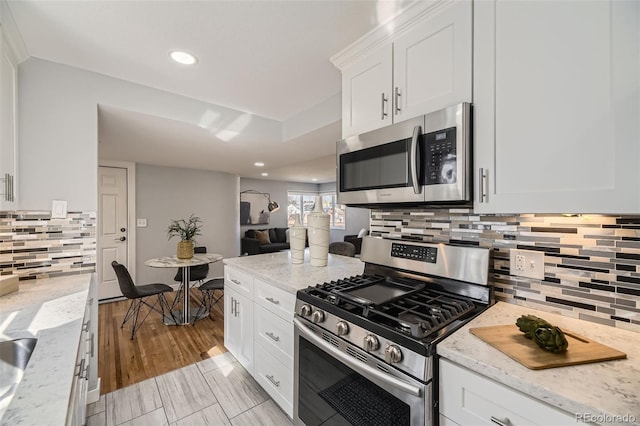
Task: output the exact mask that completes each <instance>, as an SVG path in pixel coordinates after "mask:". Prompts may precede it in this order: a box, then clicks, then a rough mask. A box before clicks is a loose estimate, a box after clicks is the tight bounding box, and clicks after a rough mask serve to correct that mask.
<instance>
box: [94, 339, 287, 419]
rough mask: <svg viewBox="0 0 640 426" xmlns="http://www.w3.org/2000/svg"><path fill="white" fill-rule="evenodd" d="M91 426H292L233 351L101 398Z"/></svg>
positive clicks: (95, 406) (96, 404)
mask: <svg viewBox="0 0 640 426" xmlns="http://www.w3.org/2000/svg"><path fill="white" fill-rule="evenodd" d="M87 416H89V417H88V419H87V425H88V426H120V425H127V426H147V425H153V426H155V425H170V426H174V425H175V426H198V425H234V426H238V425H274V426H281V425H291V420H290V419H289V417H287V415H286V414H285V413H284V412H283V411H282V410H281V409H280V407H278V406H277V405H276V403H275V402H273V400H271V398H269V396H268V395H267V394H266V393H265V391H264V390H263V389H262V388H261V387H260V385H258V383H256V381H255V380H253V378H252V377H251V376H250V375H249V373H247V371H246V370H245V369H244V368H243V367H242V365H240V363H238V362H237V361H236V359H235V358H234V357H233V355H231V354H230V353H229V352H226V353H224V354H221V355H218V356H216V357H214V358H209V359H206V360H204V361H200V362H198V363H196V364H193V365H189V366H187V367H183V368H181V369H179V370H175V371H172V372H170V373H167V374H163V375H161V376H158V377H154V378H153V379H148V380H145V381H143V382H140V383H136V384H135V385H131V386H127V387H126V388H123V389H118V390H117V391H114V392H111V393H108V394H105V395H102V396H101V397H100V400H99V401H98V402H96V403H94V404H90V405H89V406H88V410H87Z"/></svg>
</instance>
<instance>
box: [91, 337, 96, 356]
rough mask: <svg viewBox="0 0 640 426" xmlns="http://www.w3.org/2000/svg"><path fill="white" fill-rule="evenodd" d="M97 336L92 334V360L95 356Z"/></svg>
mask: <svg viewBox="0 0 640 426" xmlns="http://www.w3.org/2000/svg"><path fill="white" fill-rule="evenodd" d="M95 336H96V335H95V334H94V333H91V351H90V355H91V358H93V357H94V354H95V347H96V339H95Z"/></svg>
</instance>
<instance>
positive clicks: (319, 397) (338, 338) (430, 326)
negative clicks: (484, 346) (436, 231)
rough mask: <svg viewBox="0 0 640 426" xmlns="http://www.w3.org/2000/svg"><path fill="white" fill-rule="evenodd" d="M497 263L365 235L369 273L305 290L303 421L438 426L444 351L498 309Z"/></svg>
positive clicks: (298, 390)
mask: <svg viewBox="0 0 640 426" xmlns="http://www.w3.org/2000/svg"><path fill="white" fill-rule="evenodd" d="M489 256H490V251H489V249H484V248H479V247H467V246H451V245H444V244H425V243H418V242H408V241H400V240H388V239H382V238H375V237H365V239H364V240H363V246H362V255H361V259H362V260H363V261H364V262H365V269H364V273H363V274H362V275H358V276H354V277H349V278H345V279H342V280H338V281H332V282H328V283H323V284H318V285H316V286H314V287H309V288H307V289H304V290H300V291H298V293H297V300H296V312H295V318H294V325H295V342H294V345H295V363H294V368H295V371H294V401H293V403H294V423H295V424H298V425H307V426H313V425H320V424H322V425H346V424H351V425H394V426H395V425H432V424H437V420H438V419H437V413H438V410H437V405H438V395H437V393H438V387H437V362H436V360H435V348H436V345H437V343H438V341H440V340H442V339H443V338H444V337H446V336H447V335H449V334H450V333H451V332H453V331H454V330H456V329H457V328H459V327H461V326H462V325H463V324H465V323H466V322H468V321H469V320H471V319H472V318H473V317H475V316H476V315H478V314H479V313H480V312H482V311H484V310H485V309H486V308H488V307H489V305H490V304H491V303H492V288H491V286H489V285H488V274H489Z"/></svg>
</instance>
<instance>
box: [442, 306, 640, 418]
mask: <svg viewBox="0 0 640 426" xmlns="http://www.w3.org/2000/svg"><path fill="white" fill-rule="evenodd" d="M524 314H533V315H538V316H541V317H543V318H545V319H547V320H548V321H549V322H551V323H552V324H555V325H558V326H559V327H561V328H566V329H569V330H571V331H574V332H576V333H579V334H581V335H583V336H585V337H588V338H590V339H593V340H595V341H598V342H600V343H602V344H605V345H608V346H611V347H614V348H616V349H618V350H621V351H623V352H625V353H626V354H627V358H626V359H622V360H613V361H604V362H595V363H588V364H582V365H573V366H567V367H557V368H549V369H542V370H531V369H528V368H527V367H525V366H523V365H521V364H520V363H518V362H517V361H515V360H513V359H511V358H510V357H509V356H507V355H506V354H504V353H502V352H501V351H499V350H498V349H496V348H494V347H492V346H491V345H489V344H487V343H485V342H484V341H482V340H481V339H479V338H478V337H476V336H474V335H473V334H471V333H470V332H469V329H470V328H473V327H483V326H490V325H500V324H508V323H510V322H511V321H513V322H515V319H516V318H517V317H518V316H519V315H524ZM639 340H640V335H639V334H638V333H634V332H632V331H628V330H620V329H616V328H613V327H608V326H605V325H601V324H593V323H590V322H587V321H582V320H578V319H575V318H568V317H562V316H560V315H557V314H553V313H548V312H542V311H538V310H535V309H533V308H529V307H525V306H518V305H513V304H509V303H505V302H499V303H497V304H496V305H493V306H492V307H491V308H490V309H489V310H488V311H486V312H485V313H483V314H481V315H480V316H478V317H477V318H476V319H474V320H473V321H471V322H470V323H468V324H466V325H465V326H464V327H461V328H460V329H459V330H457V331H456V332H455V333H453V334H452V335H451V336H449V337H448V338H446V339H445V340H444V341H442V342H441V343H439V344H438V347H437V352H438V354H439V355H440V356H441V357H444V358H447V359H449V360H450V361H452V362H454V363H457V364H459V365H461V366H463V367H466V368H468V369H469V370H472V371H474V372H476V373H478V374H481V375H483V376H485V377H488V378H490V379H492V380H494V381H496V382H499V383H502V384H504V385H506V386H509V387H511V388H513V389H515V390H517V391H520V392H522V393H524V394H526V395H529V396H531V397H534V398H536V399H538V400H541V401H544V402H545V403H547V404H549V405H551V406H554V407H556V408H558V409H561V410H564V411H567V412H569V413H573V414H579V413H583V414H587V413H588V414H590V415H592V416H594V417H605V418H610V419H615V418H620V419H624V418H625V416H626V418H628V419H629V420H630V421H621V422H616V421H612V422H608V423H606V424H607V425H611V424H620V425H630V424H631V425H640V423H638V422H640V400H639V397H638V390H640V388H638V383H640V357H639V355H638V354H637V350H634V348H635V347H636V345H637V342H638V341H639ZM634 341H635V343H634Z"/></svg>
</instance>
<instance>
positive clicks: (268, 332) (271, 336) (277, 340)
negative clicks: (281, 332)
mask: <svg viewBox="0 0 640 426" xmlns="http://www.w3.org/2000/svg"><path fill="white" fill-rule="evenodd" d="M264 334H266V335H267V336H269V337H270V338H271V340H273V341H274V342H279V341H280V337H279V336H276V335H274V334H273V333H272V332H270V331H267V332H266V333H264Z"/></svg>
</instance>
